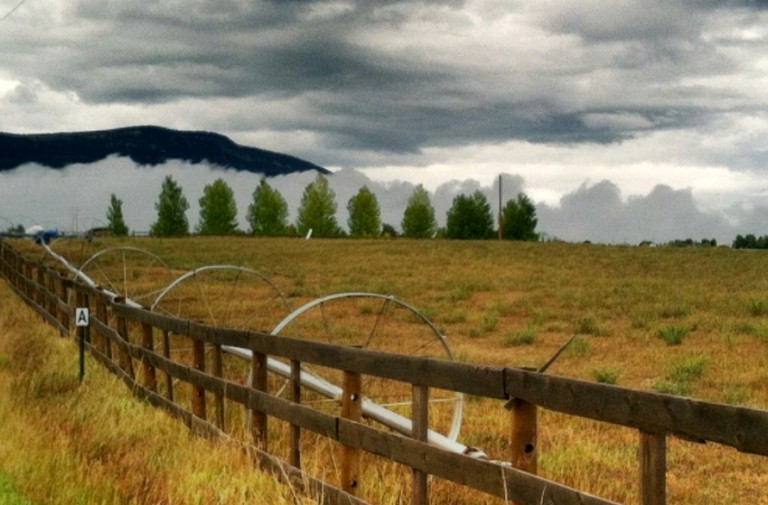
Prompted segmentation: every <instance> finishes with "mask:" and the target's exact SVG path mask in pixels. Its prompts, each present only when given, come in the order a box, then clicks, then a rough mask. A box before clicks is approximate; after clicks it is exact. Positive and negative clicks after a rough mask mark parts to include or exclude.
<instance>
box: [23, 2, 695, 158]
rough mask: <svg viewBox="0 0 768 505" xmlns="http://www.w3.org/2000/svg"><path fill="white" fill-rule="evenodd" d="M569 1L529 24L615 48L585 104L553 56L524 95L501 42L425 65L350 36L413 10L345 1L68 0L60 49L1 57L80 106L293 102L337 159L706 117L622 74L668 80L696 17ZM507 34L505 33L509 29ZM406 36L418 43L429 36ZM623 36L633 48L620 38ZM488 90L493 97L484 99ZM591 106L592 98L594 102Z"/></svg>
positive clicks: (565, 139)
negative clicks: (614, 90) (633, 116)
mask: <svg viewBox="0 0 768 505" xmlns="http://www.w3.org/2000/svg"><path fill="white" fill-rule="evenodd" d="M438 4H439V3H438ZM444 5H445V3H443V6H444ZM579 5H580V4H574V5H573V6H566V7H561V8H559V9H554V10H553V11H551V12H548V13H546V16H543V17H542V18H541V23H542V26H544V27H545V28H547V29H549V30H551V31H552V36H553V37H554V36H557V35H562V34H568V33H576V34H578V35H579V37H581V39H582V41H581V42H579V43H582V44H583V43H587V44H596V43H598V42H600V41H602V42H605V41H611V40H615V41H618V42H616V43H607V45H606V47H605V48H604V49H601V50H600V51H599V53H600V52H604V53H605V54H604V55H603V56H600V58H603V59H604V60H605V62H606V63H609V64H611V65H614V72H615V75H614V76H613V78H614V79H616V82H617V83H618V86H619V87H622V84H621V83H622V81H623V82H624V83H625V84H626V86H627V87H626V90H625V91H624V92H623V93H622V95H623V96H621V97H616V98H615V99H611V97H605V96H603V97H593V96H591V94H592V93H599V91H596V90H592V89H590V87H589V86H587V87H586V88H579V87H578V86H577V85H576V84H575V80H577V79H580V78H582V77H583V76H584V74H585V72H587V71H588V68H587V67H582V66H580V65H575V66H567V67H566V68H565V69H564V70H563V69H561V68H560V67H561V64H560V63H558V61H557V60H558V58H557V56H556V55H553V56H554V57H553V61H552V64H551V67H550V66H548V65H546V64H544V65H543V66H542V67H541V68H537V69H536V70H535V72H536V74H537V75H536V78H537V79H538V80H540V86H538V87H537V88H536V89H534V90H533V91H531V90H530V89H528V88H529V87H530V84H529V83H528V82H527V79H530V77H528V76H527V74H526V62H525V61H513V60H512V59H511V58H510V59H509V60H506V59H505V58H504V55H503V54H502V53H503V51H504V48H499V47H489V48H488V50H489V51H493V52H495V53H496V54H489V56H491V57H497V58H500V61H499V63H498V67H496V68H495V67H494V65H481V66H480V67H477V68H471V67H468V68H463V67H462V66H461V65H460V64H459V63H458V60H457V59H451V58H442V59H440V58H436V57H433V55H431V54H430V53H429V52H428V51H425V50H423V49H418V48H417V47H415V48H414V51H408V50H407V49H403V50H397V51H391V50H389V48H388V47H387V41H386V40H382V41H381V42H380V43H378V42H377V41H376V40H375V39H366V37H365V32H366V29H367V28H368V27H370V28H372V29H376V30H380V31H385V32H387V33H389V34H390V35H391V36H393V37H397V33H398V31H399V30H401V29H402V26H403V25H404V24H405V23H407V22H409V21H412V19H413V18H414V17H415V16H417V15H423V13H424V10H425V9H427V8H428V6H425V3H423V2H415V3H411V2H356V3H352V4H349V5H340V10H339V12H338V13H336V14H334V15H330V14H329V15H324V12H323V9H332V8H333V7H334V5H333V4H332V3H330V2H240V1H224V0H222V1H217V2H210V1H190V2H150V3H147V2H137V1H122V2H109V3H105V2H100V1H95V0H83V1H81V2H78V3H77V4H75V6H74V7H73V8H72V10H71V11H70V12H69V13H68V15H69V16H71V18H68V19H69V21H68V24H67V26H68V28H67V30H65V31H64V32H65V33H64V35H60V36H59V37H60V40H58V41H56V42H55V43H54V45H53V46H51V47H44V48H41V49H39V51H40V53H41V54H42V56H43V58H42V60H43V61H46V60H47V61H48V62H49V63H50V65H47V66H42V65H41V66H37V65H36V64H35V63H34V62H32V63H30V60H29V59H28V58H24V59H19V60H18V62H17V64H18V65H20V66H21V64H22V62H23V63H24V65H26V66H30V65H31V66H30V67H29V68H30V70H29V72H30V73H31V74H34V75H36V76H37V78H39V79H41V80H42V81H43V82H45V83H46V84H48V85H50V86H51V87H53V88H55V89H60V90H71V91H74V92H75V93H77V96H78V97H79V98H80V99H81V100H84V101H86V102H90V103H123V104H131V103H141V104H152V103H164V102H174V101H178V100H183V99H185V98H190V97H191V98H201V97H205V98H216V97H224V98H232V97H256V98H257V99H259V100H263V101H269V100H270V99H274V98H276V97H277V98H279V97H299V98H300V100H301V103H302V104H303V105H304V109H303V110H302V111H300V114H301V115H300V116H299V115H297V112H296V111H291V110H285V115H286V117H287V118H289V119H286V120H285V122H286V124H287V125H290V127H292V128H296V129H301V130H312V131H316V132H317V133H318V135H319V136H320V138H321V139H322V140H323V141H324V142H325V143H326V144H327V145H329V146H331V147H334V146H336V147H343V148H347V149H351V150H355V149H362V150H374V151H380V150H384V151H390V152H418V151H419V150H420V148H422V147H425V146H446V145H464V144H468V143H472V142H475V141H500V140H507V139H522V140H527V141H532V142H542V143H547V142H554V143H579V142H612V141H619V140H623V139H626V138H628V137H631V136H632V135H634V134H635V133H636V131H635V130H633V129H632V128H627V127H624V128H617V127H613V128H607V127H605V126H604V125H597V126H595V125H593V124H592V123H590V121H588V118H589V117H590V115H592V114H599V113H602V112H603V111H605V110H611V111H617V110H619V111H620V110H621V109H622V108H623V109H631V110H633V111H635V112H637V113H639V114H641V115H644V116H645V117H647V118H648V121H649V122H650V123H651V125H652V126H664V127H669V125H668V124H664V121H663V119H664V118H665V117H667V116H669V115H670V113H671V112H672V111H674V112H675V115H677V116H680V117H682V118H683V120H682V122H683V123H687V122H689V121H690V119H689V118H691V117H696V118H697V119H699V120H700V119H702V118H706V113H705V112H706V111H705V108H704V107H700V106H697V105H691V104H684V103H683V104H680V103H677V104H670V103H667V102H670V101H673V99H672V97H669V96H666V97H665V96H664V95H665V91H664V87H663V85H662V86H660V87H658V89H660V90H661V95H662V96H661V97H656V98H655V99H653V100H651V101H648V100H646V98H647V97H645V96H644V93H643V92H642V90H640V91H639V92H638V90H634V91H633V90H632V87H643V86H645V85H646V84H647V82H645V81H646V80H647V79H648V78H646V79H639V80H638V79H637V75H636V74H635V73H634V71H635V70H637V71H640V72H643V73H650V74H651V76H652V77H653V76H655V74H657V73H659V72H662V71H663V72H668V71H669V70H670V66H671V65H679V68H677V72H678V73H682V74H685V73H687V72H688V70H687V69H688V68H689V67H691V66H693V67H696V66H697V65H698V64H697V63H696V61H697V58H695V57H693V55H694V53H695V52H696V51H699V50H701V49H702V46H701V45H699V44H698V43H696V29H697V28H696V26H695V24H694V23H690V19H691V18H693V19H697V18H699V17H702V16H704V14H702V13H697V12H687V13H686V12H685V11H684V10H683V9H682V7H679V6H677V7H675V6H672V7H669V6H663V5H662V4H659V5H655V6H654V8H647V7H646V6H645V5H640V4H638V5H636V6H632V5H629V6H627V5H625V4H624V3H623V4H622V6H617V7H611V8H609V10H611V11H616V14H617V15H616V16H607V15H605V13H603V12H601V11H598V10H596V9H594V8H592V7H593V6H592V7H590V6H589V5H584V6H583V7H579ZM459 6H460V4H458V3H456V4H454V7H456V8H458V7H459ZM688 10H689V11H690V9H688ZM457 17H459V18H461V17H462V15H461V13H460V12H458V13H457ZM455 23H456V27H455V28H454V27H453V26H452V25H450V24H449V25H447V26H446V27H445V28H444V30H445V32H442V33H435V35H436V36H441V35H445V34H446V33H448V34H450V32H451V30H453V29H455V30H457V37H456V38H457V43H459V44H460V46H461V47H459V48H457V54H456V58H460V57H461V53H462V51H464V48H466V46H470V47H471V46H472V43H471V41H470V40H469V39H468V37H471V35H470V34H469V33H467V34H466V35H463V36H462V35H461V30H462V29H464V27H465V25H471V23H472V21H471V20H469V19H464V20H462V21H455ZM79 24H81V25H82V26H80V27H79V28H78V27H77V26H76V25H79ZM431 29H434V28H431ZM502 29H503V27H502ZM509 30H510V33H514V30H515V27H513V26H511V25H510V26H509ZM422 36H423V37H424V38H425V39H428V38H429V37H430V33H424V34H422ZM626 40H645V41H648V43H647V44H639V43H627V44H622V41H626ZM685 41H688V42H689V43H688V44H687V45H686V44H685V43H684V42H685ZM419 42H420V41H419V40H415V41H414V44H418V43H419ZM523 42H524V41H523ZM27 43H32V41H30V40H27ZM479 43H482V42H481V41H480V42H479ZM446 49H447V50H448V51H450V48H446ZM499 51H501V52H502V53H499ZM475 63H477V62H475ZM659 65H661V67H662V68H659ZM622 69H623V70H622ZM19 71H20V72H24V70H23V69H19ZM654 78H655V77H654ZM632 79H635V81H634V82H631V80H632ZM494 86H501V87H507V88H508V89H507V90H504V91H502V92H497V93H487V92H486V89H487V88H492V87H494ZM521 87H522V88H525V89H521ZM638 93H639V96H638ZM606 98H608V99H609V101H608V103H602V102H604V101H605V99H606ZM622 100H624V101H626V102H627V103H621V101H622ZM634 102H637V103H634ZM641 104H642V105H641ZM627 105H629V106H628V107H627ZM255 113H256V111H255ZM255 121H257V122H258V118H256V119H255Z"/></svg>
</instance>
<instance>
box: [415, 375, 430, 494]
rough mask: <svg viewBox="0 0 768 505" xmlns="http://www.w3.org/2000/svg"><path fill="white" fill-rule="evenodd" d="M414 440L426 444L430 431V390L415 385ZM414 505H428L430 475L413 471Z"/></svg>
mask: <svg viewBox="0 0 768 505" xmlns="http://www.w3.org/2000/svg"><path fill="white" fill-rule="evenodd" d="M412 405H413V409H412V410H413V419H412V423H413V424H412V427H413V435H412V436H413V438H414V439H416V440H419V441H420V442H426V441H427V436H428V431H429V388H428V387H426V386H417V385H416V384H414V385H413V401H412ZM411 503H412V505H427V503H429V480H428V475H427V474H426V473H425V472H422V471H420V470H416V469H414V470H413V494H412V496H411Z"/></svg>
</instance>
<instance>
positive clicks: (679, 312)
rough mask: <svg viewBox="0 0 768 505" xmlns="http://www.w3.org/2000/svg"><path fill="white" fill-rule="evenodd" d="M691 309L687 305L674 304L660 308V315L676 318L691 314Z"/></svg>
mask: <svg viewBox="0 0 768 505" xmlns="http://www.w3.org/2000/svg"><path fill="white" fill-rule="evenodd" d="M690 312H691V309H690V307H688V306H686V305H673V306H669V307H663V308H662V309H661V310H659V317H662V318H664V319H676V318H680V317H685V316H687V315H688V314H690Z"/></svg>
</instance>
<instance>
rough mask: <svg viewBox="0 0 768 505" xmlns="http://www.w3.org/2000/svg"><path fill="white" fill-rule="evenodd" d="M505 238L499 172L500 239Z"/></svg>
mask: <svg viewBox="0 0 768 505" xmlns="http://www.w3.org/2000/svg"><path fill="white" fill-rule="evenodd" d="M503 239H504V210H503V209H502V207H501V174H499V240H503Z"/></svg>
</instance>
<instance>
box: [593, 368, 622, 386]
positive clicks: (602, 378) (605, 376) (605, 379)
mask: <svg viewBox="0 0 768 505" xmlns="http://www.w3.org/2000/svg"><path fill="white" fill-rule="evenodd" d="M592 377H594V379H595V380H596V381H597V382H600V383H602V384H616V381H618V379H619V372H617V371H616V370H613V369H609V368H595V369H594V370H592Z"/></svg>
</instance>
